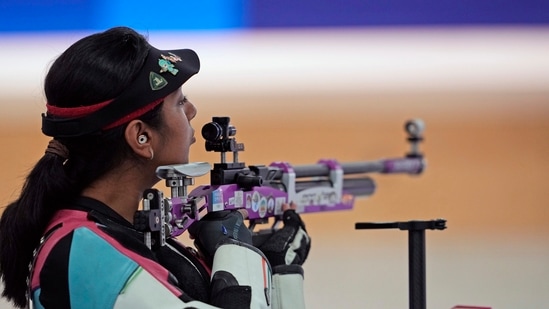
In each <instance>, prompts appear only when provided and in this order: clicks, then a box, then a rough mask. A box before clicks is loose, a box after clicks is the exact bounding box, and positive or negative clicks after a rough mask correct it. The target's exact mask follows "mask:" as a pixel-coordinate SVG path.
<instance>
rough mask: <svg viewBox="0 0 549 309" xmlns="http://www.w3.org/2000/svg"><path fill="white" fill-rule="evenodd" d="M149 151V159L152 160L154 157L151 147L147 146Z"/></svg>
mask: <svg viewBox="0 0 549 309" xmlns="http://www.w3.org/2000/svg"><path fill="white" fill-rule="evenodd" d="M149 151H150V152H151V157H150V158H149V161H152V159H154V151H153V150H152V148H149Z"/></svg>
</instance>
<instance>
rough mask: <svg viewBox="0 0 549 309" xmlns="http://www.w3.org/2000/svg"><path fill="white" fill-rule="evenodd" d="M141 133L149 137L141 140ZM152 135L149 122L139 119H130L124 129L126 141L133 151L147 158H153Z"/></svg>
mask: <svg viewBox="0 0 549 309" xmlns="http://www.w3.org/2000/svg"><path fill="white" fill-rule="evenodd" d="M141 135H145V136H146V137H147V139H146V140H145V141H143V140H142V139H141V140H140V138H139V137H140V136H141ZM151 136H152V134H151V130H150V129H149V127H148V126H147V124H145V123H144V122H143V121H141V120H137V119H136V120H132V121H130V122H129V123H128V125H127V126H126V130H125V131H124V137H125V138H126V143H128V145H129V146H130V148H131V149H132V150H133V152H135V153H136V154H137V155H138V156H140V157H143V158H145V159H150V158H151V149H152V145H151Z"/></svg>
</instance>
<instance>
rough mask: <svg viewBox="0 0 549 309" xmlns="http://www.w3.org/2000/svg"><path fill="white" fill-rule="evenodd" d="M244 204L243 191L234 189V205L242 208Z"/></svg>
mask: <svg viewBox="0 0 549 309" xmlns="http://www.w3.org/2000/svg"><path fill="white" fill-rule="evenodd" d="M243 206H244V192H242V191H235V192H234V207H235V208H242V207H243Z"/></svg>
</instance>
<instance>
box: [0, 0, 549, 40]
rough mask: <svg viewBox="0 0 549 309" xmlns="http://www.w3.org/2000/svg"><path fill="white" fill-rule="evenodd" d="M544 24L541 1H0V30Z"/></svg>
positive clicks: (545, 8) (546, 11) (548, 5)
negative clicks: (126, 27) (128, 27)
mask: <svg viewBox="0 0 549 309" xmlns="http://www.w3.org/2000/svg"><path fill="white" fill-rule="evenodd" d="M478 24H480V25H482V24H502V25H505V24H541V25H547V24H549V1H546V0H424V1H419V0H371V1H367V0H339V1H333V0H298V1H296V0H276V1H271V0H177V1H146V0H133V1H132V0H118V1H117V0H111V1H109V0H26V1H21V0H1V1H0V31H3V32H7V31H65V30H98V29H105V28H108V27H111V26H116V25H126V26H131V27H134V28H136V29H140V30H167V29H189V30H197V29H233V28H266V27H267V28H270V27H338V26H391V25H478Z"/></svg>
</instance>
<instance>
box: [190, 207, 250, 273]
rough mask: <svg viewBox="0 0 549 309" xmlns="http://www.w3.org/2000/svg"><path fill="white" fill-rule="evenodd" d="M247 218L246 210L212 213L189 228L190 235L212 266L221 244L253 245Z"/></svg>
mask: <svg viewBox="0 0 549 309" xmlns="http://www.w3.org/2000/svg"><path fill="white" fill-rule="evenodd" d="M247 217H248V212H247V211H246V210H245V209H239V210H223V211H216V212H210V213H208V214H207V215H206V216H204V218H202V219H201V220H200V221H196V222H194V223H193V224H192V225H191V226H190V227H189V234H190V237H191V239H194V244H195V246H196V248H197V249H198V251H199V253H200V254H201V255H202V256H203V257H204V258H205V259H206V261H207V262H209V263H210V264H211V262H212V260H213V256H214V254H215V251H216V250H217V247H218V246H219V245H220V244H221V243H223V242H225V241H227V240H229V239H233V240H236V241H240V242H243V243H247V244H251V243H252V233H251V232H250V230H249V229H248V227H246V225H245V224H244V219H245V218H247Z"/></svg>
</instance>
